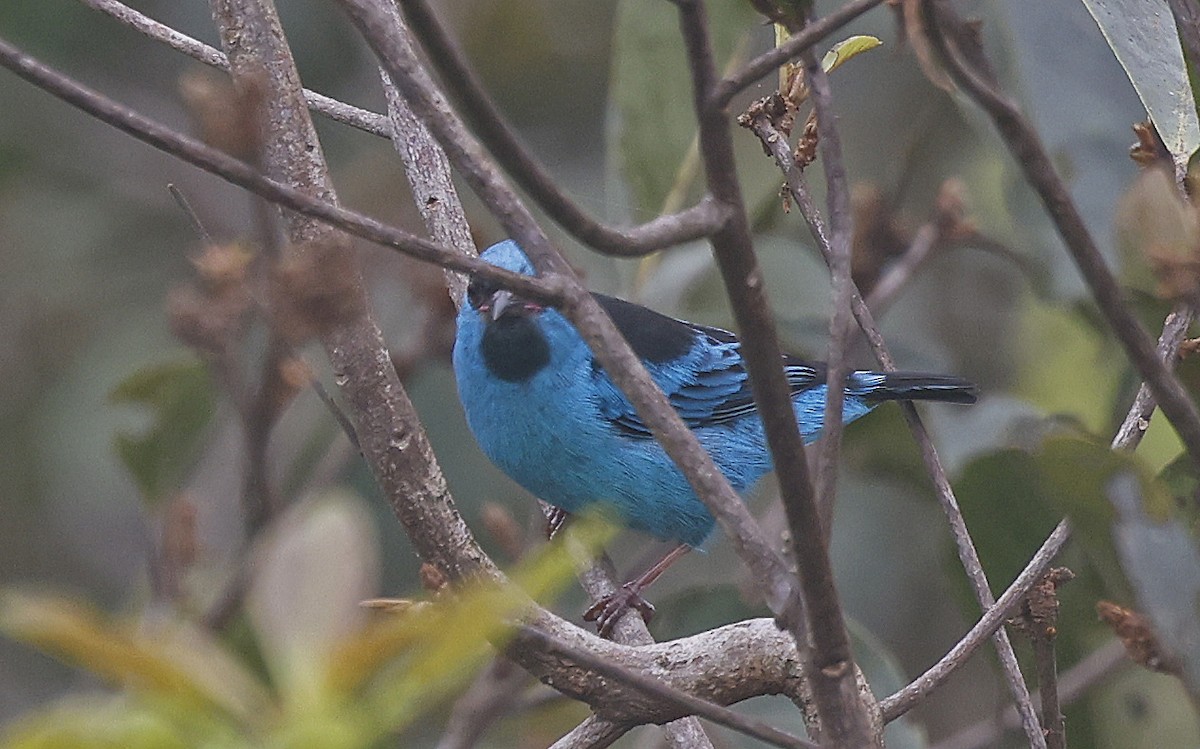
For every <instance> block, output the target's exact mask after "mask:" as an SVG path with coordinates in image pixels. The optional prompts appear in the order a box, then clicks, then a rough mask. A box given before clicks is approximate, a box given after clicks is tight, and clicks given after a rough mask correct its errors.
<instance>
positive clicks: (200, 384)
mask: <svg viewBox="0 0 1200 749" xmlns="http://www.w3.org/2000/svg"><path fill="white" fill-rule="evenodd" d="M112 400H113V402H114V403H120V404H133V405H140V406H144V407H145V408H146V409H148V410H149V411H150V412H151V415H152V419H153V423H152V424H151V426H150V427H149V428H148V429H146V430H145V431H144V432H143V433H142V434H140V435H137V436H134V435H130V434H118V435H117V437H116V447H117V453H118V454H119V455H120V456H121V460H122V461H123V462H124V463H125V467H126V468H128V469H129V472H130V473H131V474H133V477H134V480H135V481H137V484H138V488H139V489H141V490H142V495H143V496H144V497H145V499H146V501H147V502H148V503H150V504H151V505H152V506H154V505H158V504H159V503H161V502H162V501H163V500H164V499H166V498H168V497H170V496H171V495H172V494H174V493H175V492H177V491H178V490H179V489H180V488H181V484H182V482H183V479H184V478H185V476H186V474H187V472H188V470H190V469H191V468H192V466H193V464H194V462H195V459H196V457H197V453H198V452H199V450H200V447H201V446H202V444H203V438H204V436H205V433H204V429H205V427H206V426H208V423H209V421H210V420H211V418H212V412H213V407H214V405H215V403H216V393H215V392H214V389H213V384H212V381H211V379H210V377H209V372H208V367H207V366H205V364H204V363H203V362H201V361H199V360H193V361H181V362H171V363H166V364H161V365H158V366H154V367H148V368H146V369H143V370H139V371H137V372H135V373H133V374H132V375H130V376H129V378H128V379H126V380H125V381H124V382H122V383H121V384H119V385H118V386H117V387H116V389H115V390H113V393H112Z"/></svg>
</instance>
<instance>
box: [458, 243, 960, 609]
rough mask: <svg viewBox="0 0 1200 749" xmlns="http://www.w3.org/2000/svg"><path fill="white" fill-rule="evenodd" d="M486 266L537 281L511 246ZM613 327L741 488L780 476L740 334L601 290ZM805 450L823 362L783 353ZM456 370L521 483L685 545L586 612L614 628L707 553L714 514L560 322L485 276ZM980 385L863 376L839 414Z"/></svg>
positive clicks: (816, 433) (478, 281)
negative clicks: (645, 594)
mask: <svg viewBox="0 0 1200 749" xmlns="http://www.w3.org/2000/svg"><path fill="white" fill-rule="evenodd" d="M480 257H481V258H482V259H483V260H486V261H487V262H489V263H491V264H493V265H495V266H498V267H500V268H505V269H507V270H510V271H515V272H518V273H524V274H526V275H534V270H533V266H532V264H531V263H530V262H529V259H528V258H527V257H526V256H525V253H524V252H522V250H521V248H520V247H519V246H518V245H517V244H516V243H515V242H513V241H511V240H508V241H504V242H500V243H499V244H495V245H493V246H491V247H489V248H488V249H487V250H486V251H484V253H483V254H482V255H481V256H480ZM594 296H595V298H596V301H597V302H599V304H600V306H601V307H603V308H604V310H605V312H607V313H608V315H609V316H610V317H611V318H612V320H613V323H615V324H616V326H617V328H618V329H619V330H620V331H621V333H622V334H623V335H624V336H625V339H626V340H627V341H628V342H629V345H630V346H631V347H632V348H633V350H634V352H635V353H636V354H637V355H638V356H639V357H640V358H641V360H642V363H643V364H645V366H646V369H647V370H648V371H649V373H650V375H651V377H653V379H654V381H655V382H656V383H657V384H658V386H659V387H660V388H662V390H663V392H664V393H665V394H666V395H667V398H668V399H669V400H670V402H671V404H672V405H673V406H674V407H675V409H676V410H677V411H678V412H679V415H680V417H681V418H682V419H683V420H684V422H685V423H686V424H687V425H688V426H689V427H690V428H691V429H692V430H693V432H694V434H695V435H696V438H697V439H698V440H699V441H700V444H701V445H703V446H704V448H705V449H706V450H708V452H709V454H710V455H711V456H712V458H713V461H714V462H715V463H716V464H717V466H718V467H719V468H720V469H721V471H722V472H723V473H724V474H725V476H726V478H727V479H728V480H729V483H730V484H731V485H732V486H733V488H734V489H735V490H737V491H738V492H739V493H743V492H746V491H748V490H749V489H750V488H751V487H753V486H754V484H755V483H757V482H758V480H759V479H760V478H762V477H763V475H765V474H766V473H768V472H769V471H770V470H771V469H772V466H771V456H770V453H769V451H768V450H767V446H766V439H765V436H764V434H763V427H762V422H761V420H760V419H759V417H758V413H757V411H756V407H755V404H754V398H753V396H752V394H751V391H750V381H749V377H748V376H747V373H746V367H745V364H744V362H743V361H742V357H741V353H740V350H739V345H740V344H739V342H738V339H737V337H736V336H735V335H734V334H733V333H730V332H728V331H725V330H721V329H719V328H712V327H706V326H702V325H695V324H692V323H688V322H683V321H681V320H676V319H674V318H672V317H667V316H666V315H662V314H659V313H658V312H654V311H653V310H650V309H647V308H646V307H642V306H640V305H637V304H632V303H630V302H626V301H622V300H620V299H616V298H614V297H610V296H605V295H603V294H594ZM783 365H784V369H785V371H786V373H787V380H788V383H789V384H790V386H791V392H792V402H793V403H794V404H795V411H796V418H797V420H798V422H799V426H800V432H801V435H802V436H803V438H804V441H805V442H806V443H807V442H812V441H813V440H816V439H817V438H818V437H820V435H821V427H822V424H823V418H824V408H825V391H826V383H825V368H824V365H823V364H819V363H812V362H805V361H802V360H800V359H797V358H795V357H792V356H784V360H783ZM454 373H455V377H456V379H457V383H458V393H459V398H460V399H461V400H462V404H463V409H464V410H465V412H466V416H467V423H468V424H469V426H470V428H471V431H472V433H473V434H474V435H475V439H476V440H477V441H478V442H479V446H480V447H481V448H482V449H483V452H484V453H485V454H486V455H487V456H488V458H490V459H491V461H492V462H493V463H495V464H496V466H498V467H499V468H500V470H502V471H504V473H506V474H507V475H508V476H509V477H511V478H512V479H513V480H514V481H516V482H517V483H518V484H520V485H521V486H523V487H524V488H525V489H527V490H529V491H530V492H531V493H532V494H534V495H535V496H537V497H540V498H541V499H543V500H545V501H546V502H548V503H550V504H552V505H554V506H556V507H558V508H560V509H561V510H563V511H565V512H567V513H574V512H578V511H580V510H583V509H585V508H588V507H593V506H597V505H599V506H601V507H604V508H605V509H607V510H608V511H609V512H611V513H614V514H615V515H616V517H617V518H618V519H619V520H620V521H621V522H622V523H623V524H625V525H627V526H628V527H631V528H634V529H637V530H640V531H644V532H646V533H648V534H650V535H651V536H654V537H656V538H659V539H662V540H665V541H673V542H676V543H677V544H679V546H678V547H677V548H676V549H674V550H673V551H672V552H671V553H670V554H668V555H667V557H666V558H664V560H663V561H662V562H660V563H659V564H656V565H655V566H654V567H653V568H651V570H649V571H648V572H647V573H645V574H644V575H642V576H641V577H640V578H638V579H637V580H634V581H632V582H631V583H629V584H627V585H626V586H625V588H624V589H623V591H622V593H621V594H619V595H618V596H616V597H614V599H612V600H608V601H603V602H601V603H600V604H598V605H597V606H596V607H593V609H592V610H590V611H589V612H588V614H586V615H585V618H587V619H589V620H599V623H600V625H601V631H602V632H605V631H607V630H609V629H611V627H612V626H613V625H614V624H615V623H616V619H617V618H619V616H620V614H621V613H622V612H623V611H624V609H626V608H628V607H629V606H631V605H633V606H636V607H637V608H639V609H640V610H641V611H642V613H643V615H644V616H646V617H647V619H648V618H649V615H650V614H651V613H652V611H653V610H652V608H651V607H650V606H649V604H647V603H646V602H645V601H644V600H642V599H641V597H640V595H639V592H640V590H641V589H643V588H644V587H645V586H646V585H648V584H649V583H650V582H651V581H653V579H655V578H657V577H658V575H659V574H661V572H662V570H663V569H665V567H666V566H667V565H668V564H670V562H671V561H673V560H674V559H675V558H677V557H678V556H680V555H681V554H682V553H683V552H684V551H686V550H687V549H688V548H690V547H694V546H697V545H699V544H700V543H701V542H702V541H704V539H705V537H707V536H708V535H709V533H710V532H711V531H712V528H713V518H712V516H711V515H710V514H709V512H708V510H707V509H706V508H705V507H704V505H703V503H701V502H700V500H699V499H698V498H697V497H696V495H695V493H694V492H693V491H692V488H691V486H690V485H689V484H688V482H687V480H686V479H685V478H684V476H683V474H682V473H681V472H680V471H679V469H678V468H676V466H675V464H674V463H672V461H671V459H670V458H669V457H668V456H667V454H666V452H665V451H664V450H663V448H662V447H661V446H660V445H659V444H658V442H657V441H656V440H655V439H654V438H653V437H652V436H651V434H650V430H649V429H648V428H647V427H646V425H645V424H644V423H642V421H641V419H640V418H639V417H638V415H637V413H636V412H635V411H634V408H633V406H632V405H631V404H630V403H629V401H628V400H627V399H626V398H625V396H624V395H623V394H622V393H621V391H620V390H619V389H618V388H617V386H616V385H614V384H613V382H612V380H611V378H610V377H609V376H608V374H607V373H606V372H605V371H604V370H603V369H602V368H601V366H600V364H599V363H598V362H597V361H596V360H595V358H594V357H593V356H592V352H591V350H589V349H588V347H587V344H586V343H584V341H583V339H582V338H581V337H580V336H579V334H578V333H577V332H576V330H575V328H574V327H573V326H572V325H571V323H570V322H569V321H568V320H567V319H566V318H565V317H564V316H563V315H562V314H561V313H560V312H558V310H555V309H553V308H550V307H546V306H544V305H542V304H540V303H537V302H534V301H530V300H526V299H522V298H521V297H519V296H517V295H515V294H513V293H512V292H509V291H507V290H505V289H502V288H500V287H499V286H497V285H496V284H494V283H493V282H491V281H488V280H487V279H484V278H479V277H476V278H475V279H473V280H472V281H471V283H470V285H469V287H468V289H467V293H466V298H465V299H464V300H463V304H462V307H461V309H460V310H459V313H458V319H457V336H456V338H455V344H454ZM975 399H976V389H975V386H974V385H973V384H971V383H969V382H967V381H966V380H962V379H959V378H957V377H949V376H943V375H928V374H915V373H907V372H889V373H881V372H869V371H855V372H852V373H851V374H850V375H849V376H848V377H847V379H846V386H845V401H844V407H843V418H844V420H845V421H846V422H850V421H853V420H854V419H857V418H859V417H860V416H862V415H863V414H865V413H867V412H868V411H870V410H871V409H872V408H874V407H875V406H876V405H878V404H879V403H881V402H883V401H888V400H931V401H945V402H950V403H974V402H975Z"/></svg>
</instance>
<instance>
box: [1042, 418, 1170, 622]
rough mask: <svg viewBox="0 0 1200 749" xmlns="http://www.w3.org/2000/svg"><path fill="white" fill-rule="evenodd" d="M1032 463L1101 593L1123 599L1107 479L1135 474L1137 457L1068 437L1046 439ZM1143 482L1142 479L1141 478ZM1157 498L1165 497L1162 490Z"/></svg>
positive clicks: (1124, 583) (1138, 467)
mask: <svg viewBox="0 0 1200 749" xmlns="http://www.w3.org/2000/svg"><path fill="white" fill-rule="evenodd" d="M1036 459H1037V466H1038V469H1039V471H1040V472H1041V475H1042V477H1043V480H1044V481H1045V485H1046V496H1047V498H1048V500H1049V501H1050V502H1051V503H1052V504H1053V505H1054V506H1055V507H1056V508H1058V510H1059V512H1061V513H1062V514H1064V515H1066V516H1067V517H1069V518H1070V519H1071V523H1072V525H1073V526H1074V527H1075V534H1074V537H1075V538H1076V539H1077V540H1078V541H1079V542H1080V543H1082V544H1083V545H1084V548H1085V549H1086V550H1087V555H1088V558H1089V559H1090V560H1091V563H1092V564H1093V565H1094V566H1095V567H1096V570H1097V571H1098V572H1099V573H1100V575H1101V577H1102V578H1103V579H1104V583H1105V590H1106V592H1107V595H1108V596H1109V597H1111V598H1114V599H1117V600H1125V601H1128V600H1129V597H1130V589H1129V584H1128V582H1127V580H1126V576H1125V572H1124V570H1123V568H1122V566H1121V564H1120V562H1119V560H1118V558H1117V553H1116V549H1115V548H1114V546H1113V537H1112V523H1113V517H1114V516H1113V509H1112V505H1110V504H1109V502H1108V499H1107V494H1106V491H1107V484H1108V481H1109V480H1110V479H1111V478H1112V477H1113V476H1115V475H1117V474H1118V473H1121V472H1124V471H1134V472H1135V473H1138V472H1141V473H1143V475H1144V473H1145V472H1144V469H1143V468H1142V467H1141V465H1140V463H1139V462H1138V460H1137V458H1135V457H1134V456H1133V455H1132V454H1130V453H1125V452H1114V451H1113V450H1110V449H1109V447H1108V445H1105V444H1101V443H1099V442H1091V441H1087V440H1083V439H1078V438H1074V437H1054V438H1050V439H1047V440H1046V441H1045V442H1044V443H1043V444H1042V447H1041V449H1040V450H1039V451H1038V453H1037V458H1036ZM1145 480H1146V481H1147V482H1148V479H1145ZM1157 496H1160V497H1162V498H1163V500H1164V501H1167V502H1169V501H1170V500H1169V499H1167V498H1166V497H1165V493H1163V492H1159V493H1157Z"/></svg>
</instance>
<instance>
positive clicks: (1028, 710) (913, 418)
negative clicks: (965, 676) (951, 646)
mask: <svg viewBox="0 0 1200 749" xmlns="http://www.w3.org/2000/svg"><path fill="white" fill-rule="evenodd" d="M750 127H751V130H753V131H754V133H755V134H756V135H758V136H759V138H760V139H761V140H762V143H763V146H764V147H765V148H766V149H767V151H768V152H769V153H770V154H771V155H772V156H773V157H774V158H775V160H776V163H777V164H778V165H779V167H780V168H781V169H782V170H783V172H784V175H785V178H786V180H787V184H788V189H789V191H790V192H791V193H792V196H793V198H794V199H795V201H796V204H797V205H798V206H799V207H800V209H801V212H802V215H804V217H805V220H806V221H807V222H808V225H809V228H810V229H811V230H812V233H813V236H814V238H815V239H816V240H817V246H818V248H819V249H820V251H821V254H822V256H823V257H825V258H826V262H827V263H828V262H830V261H829V255H830V247H829V237H828V232H827V231H826V229H825V224H824V220H823V219H822V218H821V216H820V211H819V210H818V209H817V207H816V205H815V204H814V203H813V201H812V197H811V195H810V194H809V192H808V186H807V183H806V182H805V181H804V179H803V177H802V176H801V174H800V169H799V167H797V166H796V164H795V163H794V162H793V160H792V154H791V149H790V147H789V146H788V144H787V140H786V139H785V138H784V137H783V136H782V134H780V133H779V132H778V131H777V130H775V128H774V127H773V126H772V124H771V123H770V121H769V119H768V118H767V117H766V116H765V113H759V115H756V116H752V117H751V122H750ZM851 286H852V290H851V296H850V304H851V309H852V311H853V312H854V317H855V319H856V320H857V321H858V324H859V327H860V328H861V329H862V331H863V334H864V335H865V337H866V339H867V342H868V343H869V344H870V346H871V350H872V352H873V353H874V355H875V359H876V361H878V362H879V365H880V366H881V367H882V368H883V369H884V371H888V372H891V371H894V370H895V369H896V362H895V360H894V359H893V358H892V355H891V353H890V352H889V351H888V348H887V345H886V343H885V342H884V340H883V334H882V333H880V331H879V326H878V325H876V323H875V319H874V316H873V315H872V314H871V310H870V309H869V308H868V307H867V305H866V303H865V302H864V301H863V299H862V295H861V294H860V293H859V292H858V289H857V287H854V285H853V280H851ZM900 407H901V411H902V413H903V414H904V418H905V421H906V422H907V423H908V427H909V430H910V431H911V432H912V435H913V440H914V441H915V442H916V443H917V446H918V447H919V449H920V451H921V459H922V461H923V462H924V463H925V470H926V472H927V473H928V474H929V477H930V480H931V481H932V482H933V488H934V494H935V495H936V496H937V498H938V503H939V504H940V505H941V507H942V512H943V514H945V516H946V519H947V522H948V523H949V524H950V532H951V536H952V537H953V538H954V545H955V549H956V550H957V551H958V556H959V560H960V562H961V563H962V565H963V569H964V571H965V572H966V574H967V577H968V579H969V580H970V582H971V586H972V588H973V590H974V592H975V596H976V600H977V601H979V605H980V610H981V611H983V612H985V613H986V612H987V611H989V610H990V609H991V608H992V607H993V606H994V605H995V603H996V600H995V598H994V597H993V596H992V592H991V588H990V586H989V585H988V582H987V577H986V575H985V574H984V571H983V566H982V564H981V563H980V561H979V554H978V553H977V552H976V550H975V544H974V542H973V541H972V540H971V535H970V533H969V532H968V531H967V526H966V523H965V522H964V520H963V517H962V511H961V510H960V509H959V507H958V501H957V499H956V498H955V496H954V491H953V489H952V488H951V486H950V480H949V479H948V478H947V476H946V471H945V469H944V468H943V467H942V462H941V458H940V457H939V456H938V453H937V449H936V448H935V447H934V445H933V440H932V439H930V437H929V433H928V432H927V431H926V429H925V425H924V424H923V423H922V422H921V418H920V415H919V414H918V413H917V409H916V407H915V406H914V405H913V404H912V403H903V402H902V403H901V404H900ZM993 639H994V640H995V644H996V652H997V655H998V657H999V659H1000V665H1001V669H1002V671H1003V673H1004V677H1005V681H1006V683H1007V684H1008V688H1009V691H1010V692H1011V693H1012V696H1013V700H1014V702H1015V703H1016V705H1017V706H1018V710H1019V711H1020V714H1021V716H1022V721H1023V724H1024V727H1025V731H1026V734H1027V735H1028V736H1029V740H1030V742H1031V744H1032V745H1033V746H1034V747H1042V746H1044V739H1042V736H1041V728H1040V726H1039V725H1038V719H1037V713H1036V711H1035V710H1034V707H1033V702H1032V700H1031V699H1030V697H1029V689H1028V687H1026V686H1025V680H1024V678H1023V677H1022V676H1021V671H1020V668H1019V667H1018V665H1017V659H1016V654H1015V653H1014V652H1013V649H1012V643H1011V642H1010V641H1009V639H1008V634H1007V633H1006V632H1005V631H1004V630H1003V629H997V630H995V634H994V635H993ZM947 675H948V673H947Z"/></svg>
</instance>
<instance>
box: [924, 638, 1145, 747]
mask: <svg viewBox="0 0 1200 749" xmlns="http://www.w3.org/2000/svg"><path fill="white" fill-rule="evenodd" d="M1129 664H1130V661H1129V658H1128V657H1127V656H1126V655H1125V647H1124V646H1123V645H1122V644H1121V642H1120V641H1119V640H1112V641H1111V642H1109V643H1108V644H1107V645H1105V646H1104V647H1101V648H1097V649H1096V650H1094V651H1092V652H1091V653H1089V654H1088V656H1087V657H1086V658H1084V659H1083V660H1082V661H1080V662H1079V663H1078V664H1076V665H1075V666H1074V667H1073V668H1071V669H1069V670H1067V671H1066V672H1065V673H1063V674H1062V676H1060V677H1059V679H1058V686H1059V690H1058V696H1059V702H1060V704H1061V705H1062V706H1063V707H1066V706H1067V705H1070V704H1071V703H1073V702H1075V701H1076V700H1078V699H1080V698H1081V697H1082V696H1083V695H1085V694H1087V692H1088V690H1090V689H1091V688H1092V687H1094V686H1096V685H1097V684H1099V683H1100V682H1102V681H1104V680H1105V679H1106V678H1108V677H1109V676H1111V675H1112V674H1113V673H1115V672H1116V671H1117V670H1118V669H1120V668H1122V667H1125V666H1128V665H1129ZM1020 725H1021V723H1020V719H1019V718H1018V717H1017V713H1016V711H1015V710H1013V709H1012V708H1011V707H1010V708H1008V709H1006V710H1005V711H1004V713H1003V714H1002V715H1000V716H998V717H995V718H991V717H989V718H987V719H985V720H981V721H979V722H978V723H975V724H974V725H971V726H968V727H967V728H964V729H963V730H961V731H959V732H958V733H956V734H954V735H952V736H950V737H949V738H946V739H944V740H942V741H939V742H938V743H937V744H935V745H934V746H933V747H932V749H985V747H992V746H996V745H997V743H999V742H1000V740H1001V739H1002V738H1003V736H1004V732H1005V731H1011V730H1015V729H1017V728H1020Z"/></svg>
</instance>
